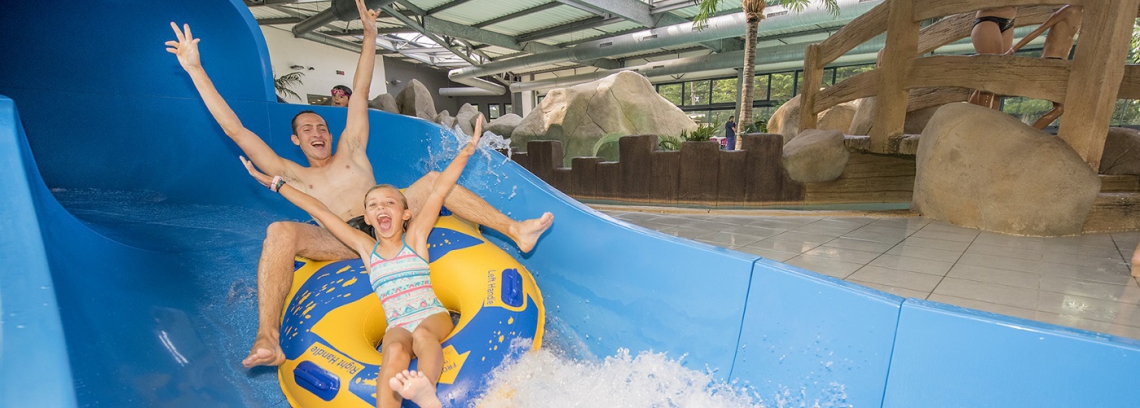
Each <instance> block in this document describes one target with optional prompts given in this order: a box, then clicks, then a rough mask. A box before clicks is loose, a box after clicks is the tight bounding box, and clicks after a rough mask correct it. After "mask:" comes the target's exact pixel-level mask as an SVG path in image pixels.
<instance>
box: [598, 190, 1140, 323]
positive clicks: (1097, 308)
mask: <svg viewBox="0 0 1140 408" xmlns="http://www.w3.org/2000/svg"><path fill="white" fill-rule="evenodd" d="M602 210H603V212H605V213H607V214H609V215H610V216H613V217H615V218H618V219H621V220H625V221H627V222H630V223H632V224H636V225H640V226H643V227H645V228H649V229H653V230H657V231H660V232H662V233H666V234H670V235H674V236H679V237H684V238H689V239H693V240H696V241H700V242H704V243H708V244H712V245H717V246H721V247H725V248H729V249H734V250H737V251H742V252H747V253H751V254H756V255H759V256H762V257H765V258H768V259H772V260H775V261H780V262H784V263H787V264H789V265H795V266H798V267H801V268H804V269H807V270H811V271H815V272H819V273H822V274H826V275H830V276H834V277H837V278H840V279H844V280H847V281H850V282H855V283H859V284H861V285H865V286H869V287H872V288H875V289H879V290H882V291H885V292H890V293H894V294H896V295H899V296H903V297H911V298H918V299H927V300H932V301H938V302H943V303H949V304H954V305H958V306H964V307H969V308H974V309H980V310H985V311H990V312H996V313H1002V314H1007V315H1012V316H1017V317H1022V318H1027V319H1033V320H1039V321H1043V322H1048V323H1055V324H1060V325H1064V326H1070V327H1076V328H1080V329H1085V330H1092V331H1098V332H1103V333H1110V334H1114V335H1118V336H1124V337H1131V338H1136V339H1140V283H1137V280H1136V278H1133V277H1131V276H1130V269H1129V263H1128V260H1130V259H1131V257H1132V251H1133V250H1134V249H1135V248H1136V244H1137V241H1138V240H1140V233H1135V232H1132V233H1120V234H1086V235H1083V236H1079V237H1061V238H1035V237H1015V236H1008V235H1002V234H996V233H991V232H980V231H977V230H973V229H968V228H962V227H957V226H954V225H950V224H946V223H942V222H938V221H931V220H928V219H925V218H921V217H821V216H811V215H809V216H787V215H782V214H781V215H756V216H743V215H712V214H708V213H694V214H660V213H652V212H639V211H628V209H626V208H620V207H607V208H603V209H602Z"/></svg>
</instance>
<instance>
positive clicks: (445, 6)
mask: <svg viewBox="0 0 1140 408" xmlns="http://www.w3.org/2000/svg"><path fill="white" fill-rule="evenodd" d="M469 1H471V0H451V1H449V2H447V3H443V4H441V5H439V6H436V7H434V8H432V9H430V10H427V12H426V13H424V14H427V15H432V14H435V13H438V12H441V11H444V10H447V9H449V8H452V7H455V6H458V5H460V4H463V3H466V2H469Z"/></svg>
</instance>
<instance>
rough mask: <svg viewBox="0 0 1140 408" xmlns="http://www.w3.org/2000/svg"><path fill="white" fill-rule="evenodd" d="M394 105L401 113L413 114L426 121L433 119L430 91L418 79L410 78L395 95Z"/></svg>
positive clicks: (434, 111)
mask: <svg viewBox="0 0 1140 408" xmlns="http://www.w3.org/2000/svg"><path fill="white" fill-rule="evenodd" d="M396 107H397V108H398V109H399V110H400V113H401V114H404V115H408V116H415V117H417V118H421V119H424V120H427V121H431V120H434V119H435V116H436V115H437V113H436V110H435V101H434V100H432V98H431V92H430V91H428V89H427V87H426V86H424V84H423V83H422V82H420V81H419V80H415V79H413V80H411V81H409V82H408V86H406V87H404V90H403V91H400V94H399V95H397V96H396Z"/></svg>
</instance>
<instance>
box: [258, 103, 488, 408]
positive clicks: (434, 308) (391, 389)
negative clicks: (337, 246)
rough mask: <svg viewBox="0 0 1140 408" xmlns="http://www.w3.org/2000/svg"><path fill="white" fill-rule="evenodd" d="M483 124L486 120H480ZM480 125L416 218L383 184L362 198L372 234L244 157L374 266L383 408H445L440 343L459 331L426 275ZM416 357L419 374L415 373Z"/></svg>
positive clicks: (262, 176) (395, 192) (379, 388)
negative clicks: (440, 392) (409, 407)
mask: <svg viewBox="0 0 1140 408" xmlns="http://www.w3.org/2000/svg"><path fill="white" fill-rule="evenodd" d="M480 122H481V121H480ZM481 127H482V126H477V128H476V129H475V132H474V133H475V135H474V136H473V137H471V140H470V141H469V142H468V143H467V145H466V146H464V147H463V148H462V149H461V150H460V151H459V154H457V155H456V156H455V159H453V160H452V161H451V164H449V165H448V166H447V168H446V169H445V170H444V171H443V173H441V174H440V176H439V178H437V179H436V181H435V184H434V185H433V186H432V190H431V194H430V196H429V197H428V198H427V201H426V202H425V203H424V205H423V207H422V208H421V209H420V213H419V214H416V215H415V217H413V216H412V212H411V211H410V210H408V204H407V200H406V199H405V198H404V195H403V194H402V193H400V190H398V189H396V188H395V187H393V186H391V185H388V184H381V185H378V186H375V187H373V188H372V189H370V190H368V193H366V194H365V195H364V220H365V222H366V223H368V225H370V226H372V227H373V228H374V232H373V234H374V236H369V235H368V234H365V233H363V232H361V231H360V230H358V229H356V228H353V227H351V226H349V225H348V224H346V223H345V222H344V221H343V220H341V219H340V217H338V216H337V215H336V214H334V213H332V212H331V211H329V210H328V208H326V207H325V205H324V204H322V203H321V202H320V201H317V200H316V199H315V198H313V197H311V196H309V195H307V194H305V193H303V192H301V191H300V190H297V189H295V188H292V187H290V186H289V185H288V184H286V183H285V181H284V180H282V179H281V177H279V176H277V177H272V178H271V177H269V176H268V175H265V174H262V173H261V172H260V171H258V170H257V169H255V168H254V167H253V164H252V163H250V162H249V161H247V160H246V159H245V158H244V157H243V158H242V163H243V164H245V166H246V169H247V170H249V174H250V175H252V176H253V177H254V178H255V179H257V181H258V182H260V183H261V184H264V185H266V186H268V187H269V188H270V189H271V190H273V191H276V192H279V193H281V195H282V196H284V197H285V198H286V199H288V200H289V201H290V202H292V203H293V204H295V205H297V206H298V207H300V208H301V209H303V210H305V211H307V212H308V213H309V214H310V215H311V216H313V218H315V219H317V220H318V221H320V222H321V224H324V225H325V226H327V227H328V229H329V231H330V232H332V234H333V235H334V236H336V237H337V239H339V240H341V242H343V243H344V244H345V245H346V246H348V247H349V248H352V249H354V250H355V251H356V252H357V253H358V254H360V258H361V260H363V261H364V264H365V265H368V271H369V280H370V281H371V283H372V289H373V290H374V291H375V292H376V295H377V296H379V297H380V303H381V306H382V307H383V309H384V315H385V317H386V318H387V320H388V329H387V332H385V333H384V339H383V343H382V349H381V352H382V353H383V355H384V360H383V364H382V365H381V368H380V377H379V378H378V379H377V380H378V381H377V382H376V388H377V389H376V396H377V401H378V402H379V406H380V407H382V408H383V407H399V406H400V404H401V403H402V400H403V399H404V398H407V399H409V400H411V401H412V402H415V403H416V404H417V405H419V406H420V407H424V408H430V407H439V406H440V405H441V404H440V400H439V398H438V397H437V396H436V383H437V382H438V381H439V376H440V373H442V371H443V350H442V349H441V346H440V344H441V343H442V341H443V340H444V338H445V337H446V336H447V335H448V334H449V333H451V331H452V329H453V328H454V325H453V323H452V321H451V317H450V315H449V314H448V311H447V309H444V307H443V305H442V304H440V301H439V299H438V298H437V297H436V295H435V292H434V291H433V290H432V286H431V280H430V277H429V275H428V263H429V259H428V243H427V239H428V234H429V233H430V232H431V229H432V227H433V226H434V225H435V222H436V220H437V219H438V218H439V211H440V208H441V207H442V206H443V201H444V198H445V197H447V194H448V193H449V192H450V191H451V188H452V187H453V186H455V183H456V181H457V180H459V176H460V174H462V173H463V168H464V167H465V166H466V165H467V159H468V158H469V157H471V154H472V153H474V152H475V147H476V146H477V145H478V143H479V137H480V133H482V129H480V128H481ZM413 357H416V358H419V369H420V371H419V372H417V371H414V370H412V371H409V370H408V366H409V364H410V363H411V360H412V358H413Z"/></svg>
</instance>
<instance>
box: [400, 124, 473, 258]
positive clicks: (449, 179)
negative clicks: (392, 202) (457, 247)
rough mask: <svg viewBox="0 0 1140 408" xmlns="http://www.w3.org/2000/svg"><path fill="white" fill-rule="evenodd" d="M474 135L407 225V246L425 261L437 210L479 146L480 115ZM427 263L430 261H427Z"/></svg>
mask: <svg viewBox="0 0 1140 408" xmlns="http://www.w3.org/2000/svg"><path fill="white" fill-rule="evenodd" d="M474 133H475V134H474V135H472V136H471V140H470V141H468V142H467V145H466V146H463V148H462V149H459V153H458V154H456V155H455V158H454V159H452V160H451V164H449V165H447V168H446V169H444V170H443V172H442V173H440V175H439V177H437V178H436V179H435V184H432V187H431V194H430V195H428V198H427V200H426V201H425V202H424V204H423V206H421V207H420V211H419V213H418V214H415V215H414V216H412V221H411V223H409V224H408V231H407V233H408V237H407V238H408V239H407V244H408V245H409V246H411V247H412V250H414V251H416V253H417V254H419V255H420V256H422V257H424V259H427V254H428V251H427V249H428V245H427V237H428V234H429V233H431V229H432V227H433V226H434V225H435V222H436V220H438V219H439V209H440V208H442V207H443V200H444V199H446V198H447V195H448V194H450V193H451V188H452V187H455V182H456V181H458V180H459V176H460V175H461V174H463V168H464V167H466V166H467V159H468V158H470V157H471V155H472V154H474V153H475V148H476V147H477V146H479V138H480V137H482V134H483V115H482V114H480V115H479V118H478V119H476V120H475V132H474ZM428 261H429V262H430V261H431V260H430V259H428Z"/></svg>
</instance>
